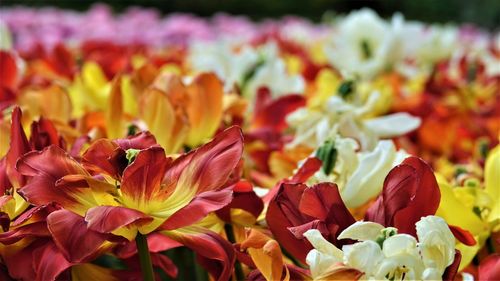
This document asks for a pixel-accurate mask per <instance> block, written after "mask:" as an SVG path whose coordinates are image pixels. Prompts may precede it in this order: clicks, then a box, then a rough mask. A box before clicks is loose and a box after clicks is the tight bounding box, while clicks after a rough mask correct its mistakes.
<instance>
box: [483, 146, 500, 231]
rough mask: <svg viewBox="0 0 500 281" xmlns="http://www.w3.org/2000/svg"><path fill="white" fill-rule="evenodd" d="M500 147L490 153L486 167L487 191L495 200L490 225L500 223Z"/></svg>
mask: <svg viewBox="0 0 500 281" xmlns="http://www.w3.org/2000/svg"><path fill="white" fill-rule="evenodd" d="M498 171H500V145H497V146H496V147H495V148H494V149H493V150H491V151H490V152H489V153H488V157H487V158H486V164H485V167H484V186H485V191H486V193H488V195H490V197H491V198H492V199H493V200H494V204H493V206H492V210H491V211H490V214H491V215H490V216H489V218H488V221H489V222H490V223H493V222H495V221H496V220H497V221H500V200H498V198H500V173H499V172H498ZM495 199H496V200H495Z"/></svg>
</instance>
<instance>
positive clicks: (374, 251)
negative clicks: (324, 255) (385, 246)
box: [343, 241, 384, 275]
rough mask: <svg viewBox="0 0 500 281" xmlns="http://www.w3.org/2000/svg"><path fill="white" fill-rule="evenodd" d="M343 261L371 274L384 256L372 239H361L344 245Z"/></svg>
mask: <svg viewBox="0 0 500 281" xmlns="http://www.w3.org/2000/svg"><path fill="white" fill-rule="evenodd" d="M343 249H344V263H345V264H346V265H349V266H352V267H354V268H356V269H358V270H360V271H363V272H365V273H366V275H371V273H372V272H374V271H375V270H376V268H377V265H378V263H379V262H380V261H382V259H383V258H384V256H383V254H382V250H381V249H380V246H379V245H378V244H377V243H375V242H373V241H363V242H359V243H356V244H353V245H349V246H344V248H343Z"/></svg>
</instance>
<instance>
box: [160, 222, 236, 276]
mask: <svg viewBox="0 0 500 281" xmlns="http://www.w3.org/2000/svg"><path fill="white" fill-rule="evenodd" d="M163 233H165V234H166V235H167V236H169V237H171V238H172V239H174V240H176V241H178V242H180V243H182V244H183V245H184V246H186V247H188V248H190V249H192V250H193V251H194V252H196V253H197V254H198V255H200V256H203V257H204V258H206V259H209V260H214V261H216V263H212V266H211V267H210V268H206V269H207V270H208V271H209V272H210V273H211V274H212V275H213V277H214V278H215V279H216V280H218V281H226V280H229V278H230V276H231V274H232V270H233V265H234V262H235V260H236V256H235V253H234V248H233V246H232V245H231V244H229V242H227V241H226V240H224V239H222V237H220V236H219V235H218V234H216V233H214V232H211V231H208V230H206V229H203V228H199V227H188V228H183V229H178V230H176V231H165V232H163ZM202 264H204V263H202Z"/></svg>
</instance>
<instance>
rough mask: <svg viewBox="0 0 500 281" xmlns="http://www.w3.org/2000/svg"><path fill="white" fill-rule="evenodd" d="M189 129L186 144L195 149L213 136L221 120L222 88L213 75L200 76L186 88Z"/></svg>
mask: <svg viewBox="0 0 500 281" xmlns="http://www.w3.org/2000/svg"><path fill="white" fill-rule="evenodd" d="M187 95H188V104H187V107H186V112H187V114H188V117H189V124H190V125H191V128H190V130H189V134H188V137H187V141H186V143H187V144H188V145H189V146H191V147H196V146H198V145H200V144H202V143H204V142H205V141H206V140H207V139H209V138H210V137H212V136H213V134H214V133H215V131H216V130H217V128H218V127H219V125H220V122H221V119H222V97H223V95H224V93H223V87H222V83H221V81H220V80H219V79H218V78H217V77H216V76H215V75H214V74H201V75H200V76H198V77H196V78H195V81H193V83H191V84H190V85H189V86H188V87H187Z"/></svg>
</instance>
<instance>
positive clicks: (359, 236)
mask: <svg viewBox="0 0 500 281" xmlns="http://www.w3.org/2000/svg"><path fill="white" fill-rule="evenodd" d="M382 229H384V227H383V226H382V225H380V224H378V223H375V222H371V221H357V222H355V223H354V224H352V225H350V226H349V227H348V228H346V229H344V231H342V233H340V235H339V236H338V237H337V239H339V240H340V239H353V240H358V241H367V240H372V241H375V239H377V236H378V235H379V234H380V231H382Z"/></svg>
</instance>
